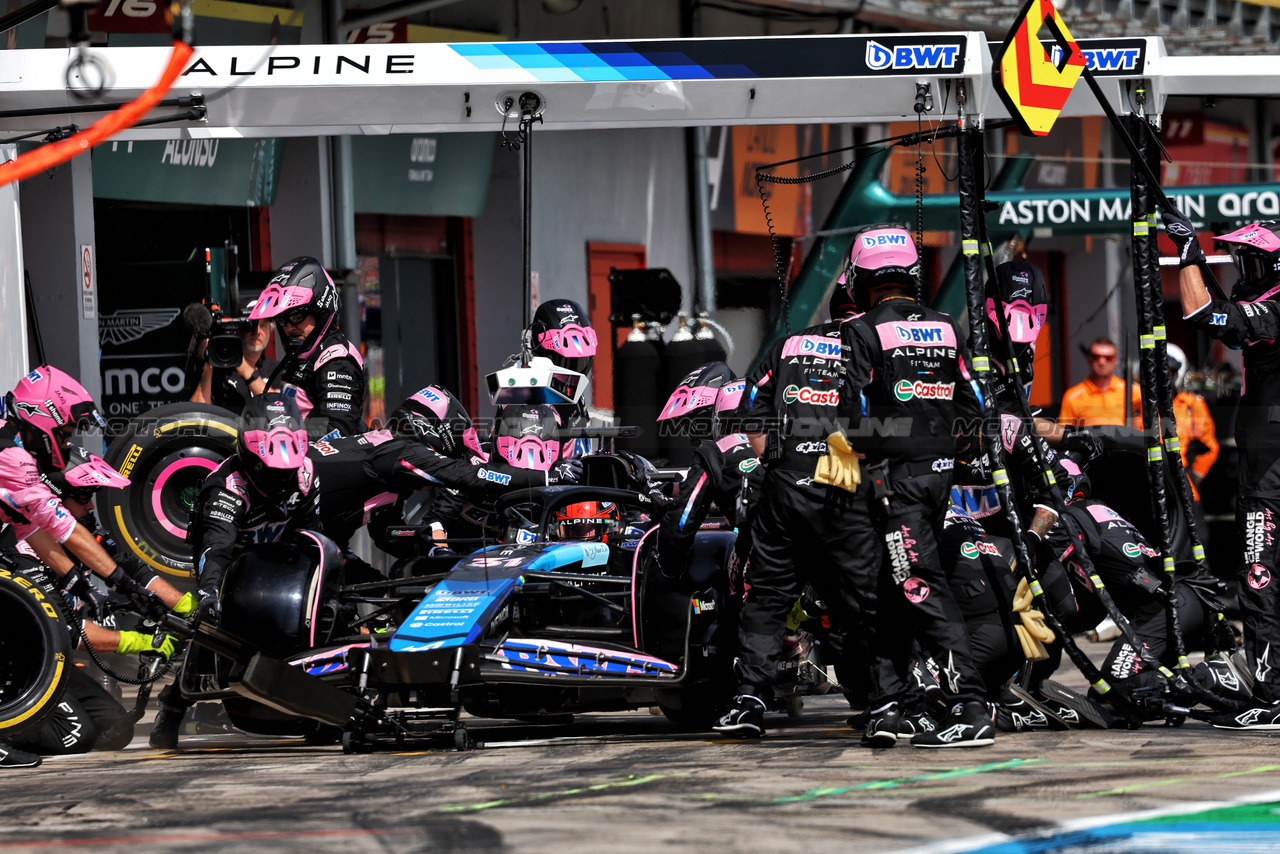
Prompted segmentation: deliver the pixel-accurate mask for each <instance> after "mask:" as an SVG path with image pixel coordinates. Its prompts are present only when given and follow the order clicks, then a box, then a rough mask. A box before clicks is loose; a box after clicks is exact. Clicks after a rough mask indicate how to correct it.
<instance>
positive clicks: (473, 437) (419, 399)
mask: <svg viewBox="0 0 1280 854" xmlns="http://www.w3.org/2000/svg"><path fill="white" fill-rule="evenodd" d="M387 427H388V428H389V429H390V430H391V432H393V433H395V434H397V435H399V436H404V437H405V438H409V439H417V440H418V441H419V442H421V443H423V444H424V445H426V446H428V447H430V448H432V449H433V450H435V451H438V452H440V453H442V454H444V455H445V456H446V457H452V458H453V459H456V460H460V459H463V458H464V457H466V456H467V455H470V456H473V457H478V458H479V459H480V460H481V461H487V460H488V459H489V455H488V454H487V453H485V451H484V448H482V447H481V446H480V436H479V435H478V434H477V433H476V428H475V425H474V424H472V423H471V416H470V415H468V414H467V409H466V407H465V406H463V405H462V401H460V400H458V398H456V397H454V396H453V394H452V393H451V392H450V391H449V390H448V389H446V388H444V387H443V386H438V385H429V386H427V387H426V388H424V389H420V390H419V391H416V392H414V393H413V394H411V395H410V396H409V397H408V398H407V399H406V400H405V401H404V403H402V404H400V405H399V406H398V407H396V410H395V411H394V412H392V413H391V417H390V418H389V419H388V420H387Z"/></svg>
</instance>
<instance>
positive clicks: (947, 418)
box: [840, 226, 995, 747]
mask: <svg viewBox="0 0 1280 854" xmlns="http://www.w3.org/2000/svg"><path fill="white" fill-rule="evenodd" d="M851 267H852V270H851V272H850V274H849V276H850V279H851V281H852V282H853V295H854V298H855V300H856V301H857V303H858V305H859V306H864V305H865V306H869V308H868V309H867V312H866V313H865V314H863V315H862V316H861V317H859V318H856V319H854V320H851V321H850V322H849V323H847V324H846V325H845V326H844V328H843V340H844V343H845V345H846V347H847V348H848V356H847V359H846V361H845V364H846V365H847V366H848V373H849V376H848V380H847V383H846V385H845V387H844V389H842V392H841V394H842V397H841V408H840V412H841V414H842V415H846V416H847V417H848V418H849V420H850V425H851V430H850V431H849V436H850V444H851V445H853V447H854V448H855V449H856V450H858V451H861V452H864V453H865V454H866V459H865V461H864V464H863V484H864V488H865V487H866V486H871V487H872V488H871V490H870V492H871V498H872V507H873V508H874V510H875V513H876V516H877V520H876V528H877V530H879V531H880V532H881V533H882V536H883V538H884V544H885V554H884V562H883V564H882V568H881V571H880V579H879V582H880V584H879V588H878V595H877V614H876V616H877V619H876V626H875V650H874V654H873V659H874V665H873V669H872V680H873V700H872V707H871V711H872V714H871V719H870V721H869V722H868V724H867V728H866V731H865V733H864V735H863V740H862V743H863V744H864V745H865V746H868V747H891V746H893V745H894V744H895V743H896V742H897V740H898V738H899V736H900V735H902V734H903V733H902V732H901V731H900V729H899V725H900V722H901V717H902V716H901V711H900V709H899V705H898V704H899V701H900V700H902V699H903V698H904V697H905V695H906V693H907V690H908V686H907V679H908V675H909V673H910V668H911V659H912V655H913V646H914V643H915V642H916V641H919V643H920V645H921V647H922V648H923V650H924V651H925V652H926V653H928V654H930V655H932V656H933V658H934V660H935V661H936V662H937V663H938V665H939V669H940V673H941V676H942V678H941V680H940V681H941V684H942V688H943V690H944V691H945V692H947V694H948V695H949V696H950V698H951V701H952V702H953V703H954V705H953V706H952V708H951V713H950V715H949V716H948V717H947V718H945V719H943V720H942V721H940V722H939V724H938V728H937V730H935V731H932V732H930V731H925V732H919V733H916V734H915V735H913V736H912V738H911V744H912V745H913V746H915V747H980V746H984V745H988V744H992V743H993V742H994V735H995V729H994V727H993V726H992V723H991V716H990V713H989V712H988V710H987V708H986V705H985V704H984V703H983V702H982V700H983V696H984V694H985V686H984V684H983V681H982V677H981V675H980V674H979V673H978V671H977V668H976V665H975V663H974V660H973V655H972V652H971V649H970V646H969V638H968V635H967V633H966V632H965V628H964V619H963V616H962V614H961V611H960V608H959V606H958V604H957V602H956V599H955V596H954V595H953V594H952V591H951V589H950V585H949V581H948V579H947V577H946V574H945V573H944V571H943V569H942V565H941V561H940V557H939V554H938V534H939V531H940V529H941V525H942V521H943V516H944V514H945V512H946V509H947V507H948V506H949V505H950V494H951V472H952V468H953V467H954V462H955V455H956V447H957V438H956V434H957V430H958V429H959V428H958V425H959V424H962V423H967V424H974V423H979V422H978V419H980V418H981V408H980V406H979V404H978V401H977V398H976V396H975V394H974V391H973V389H972V388H971V387H970V385H969V382H968V381H967V379H966V377H965V376H964V374H963V369H962V357H961V352H960V349H959V334H958V332H957V330H956V326H955V323H954V321H953V320H952V319H951V318H950V317H949V316H947V315H945V314H942V313H941V312H937V311H933V310H932V309H929V308H926V307H924V306H922V305H920V303H919V302H917V301H916V299H915V297H914V294H915V291H916V287H917V276H918V274H919V258H918V256H917V253H916V248H915V245H914V243H913V242H912V238H911V234H910V233H909V232H907V231H906V229H903V228H900V227H896V226H884V227H876V228H872V229H869V230H867V231H864V232H862V233H860V234H858V235H857V236H856V237H855V238H854V247H853V251H852V261H851ZM877 487H879V488H877Z"/></svg>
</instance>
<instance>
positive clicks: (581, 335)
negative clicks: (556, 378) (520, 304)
mask: <svg viewBox="0 0 1280 854" xmlns="http://www.w3.org/2000/svg"><path fill="white" fill-rule="evenodd" d="M597 344H598V341H597V338H596V331H595V330H594V329H592V328H591V319H590V318H589V317H587V313H586V312H585V311H583V310H582V306H580V305H578V304H577V303H576V302H574V301H573V300H568V299H553V300H548V301H547V302H544V303H543V304H542V305H540V306H538V310H537V311H535V312H534V313H533V321H532V322H531V323H530V324H529V346H530V347H531V348H532V350H533V355H535V356H546V357H547V358H548V359H550V360H551V361H552V362H554V363H555V364H556V365H557V366H558V367H561V368H566V369H568V370H570V371H577V372H578V373H580V374H585V373H587V372H588V371H590V370H591V361H592V359H593V358H594V357H595V355H596V346H597Z"/></svg>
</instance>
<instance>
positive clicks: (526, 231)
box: [520, 95, 533, 329]
mask: <svg viewBox="0 0 1280 854" xmlns="http://www.w3.org/2000/svg"><path fill="white" fill-rule="evenodd" d="M528 97H529V96H528V95H521V96H520V126H521V127H520V130H521V136H523V137H524V139H523V140H522V141H521V142H522V144H523V145H524V151H523V154H524V175H523V178H524V184H523V190H522V193H521V200H520V201H521V205H522V208H523V216H522V217H521V221H520V233H521V234H520V236H521V245H522V247H523V252H522V259H523V262H524V268H523V269H524V279H523V291H524V297H523V298H524V305H523V306H522V309H523V317H524V325H523V326H521V327H520V328H521V329H528V328H529V323H530V321H531V318H530V317H529V314H530V312H531V310H532V305H531V303H532V302H533V121H532V118H530V120H529V121H528V122H526V121H525V112H526V105H525V99H526V98H528ZM527 109H528V111H529V112H530V113H532V110H533V108H532V107H531V106H530V107H528V108H527Z"/></svg>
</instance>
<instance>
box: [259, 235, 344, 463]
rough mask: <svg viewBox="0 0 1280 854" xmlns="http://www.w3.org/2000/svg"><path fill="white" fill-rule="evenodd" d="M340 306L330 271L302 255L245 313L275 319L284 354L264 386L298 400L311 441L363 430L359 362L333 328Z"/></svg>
mask: <svg viewBox="0 0 1280 854" xmlns="http://www.w3.org/2000/svg"><path fill="white" fill-rule="evenodd" d="M340 305H341V301H340V300H339V299H338V286H337V285H335V284H334V283H333V279H331V278H329V273H328V272H327V271H326V270H325V269H324V267H322V266H321V265H320V262H319V261H317V260H316V259H314V258H308V257H307V256H305V255H304V256H302V257H299V258H294V259H293V260H292V261H290V262H289V263H287V264H285V265H284V266H283V267H281V268H280V271H279V272H278V273H277V274H276V276H275V278H273V279H272V280H271V282H270V283H269V284H268V285H267V287H266V289H265V290H264V291H263V292H262V296H260V297H258V301H257V303H256V304H255V305H254V307H253V311H251V312H250V313H249V319H250V320H260V319H264V318H275V321H276V327H277V328H278V329H279V330H280V338H281V339H282V340H283V341H284V346H285V351H286V355H285V357H284V358H283V359H282V360H281V361H280V364H279V365H277V366H276V369H275V370H274V371H272V372H271V377H270V379H269V380H268V382H267V386H268V387H269V388H272V389H276V388H283V390H284V392H285V393H286V394H289V395H292V396H294V397H296V398H297V401H298V409H299V411H300V412H301V413H302V417H303V418H304V419H306V425H307V433H308V435H309V436H310V437H311V438H312V439H333V438H337V437H339V436H355V435H357V434H359V433H362V432H364V429H365V428H364V391H365V375H364V360H363V359H362V358H361V357H360V351H359V350H358V349H356V346H355V345H354V344H352V343H351V342H350V341H349V340H348V339H347V336H346V335H343V334H342V330H341V329H339V328H338V308H339V306H340ZM254 373H255V374H256V371H255V372H254ZM249 379H250V381H253V380H255V379H256V377H255V376H254V375H253V374H251V375H250V377H249Z"/></svg>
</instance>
